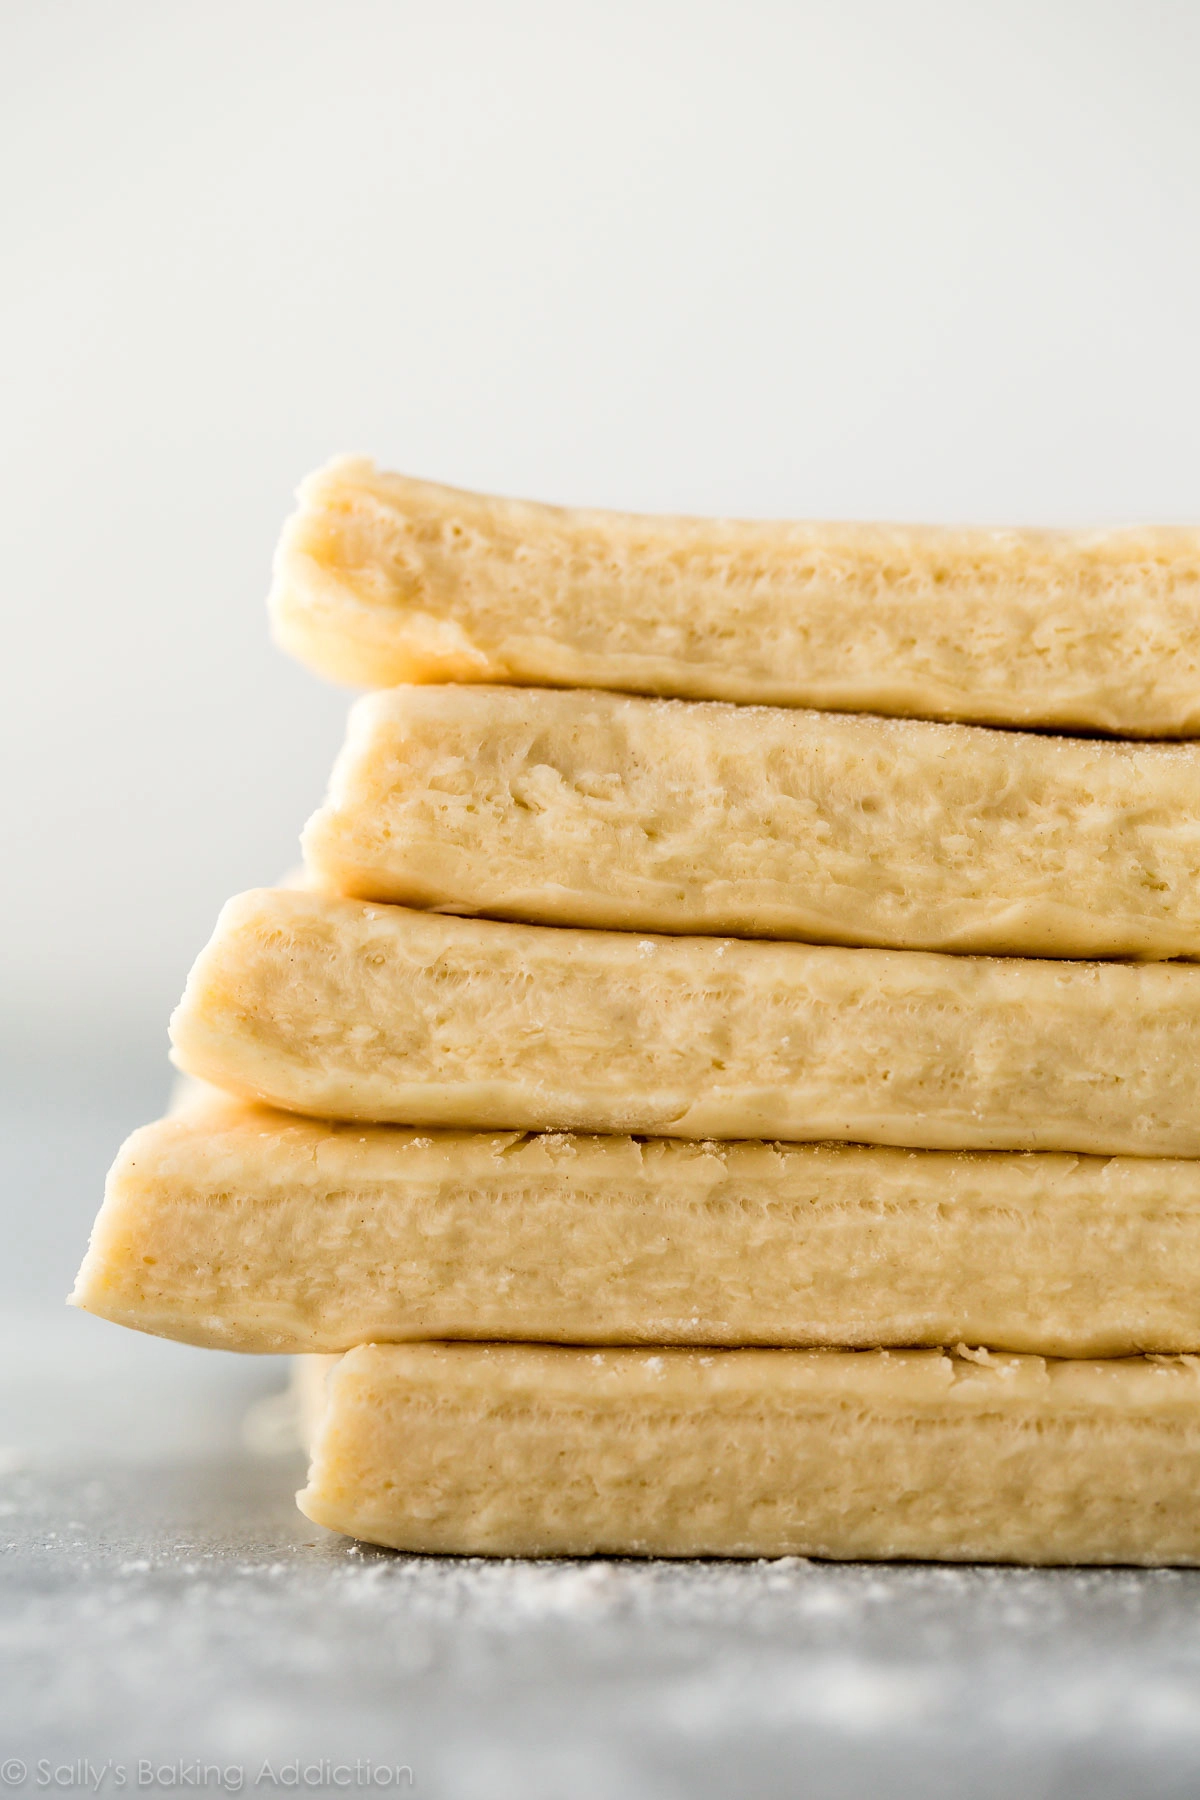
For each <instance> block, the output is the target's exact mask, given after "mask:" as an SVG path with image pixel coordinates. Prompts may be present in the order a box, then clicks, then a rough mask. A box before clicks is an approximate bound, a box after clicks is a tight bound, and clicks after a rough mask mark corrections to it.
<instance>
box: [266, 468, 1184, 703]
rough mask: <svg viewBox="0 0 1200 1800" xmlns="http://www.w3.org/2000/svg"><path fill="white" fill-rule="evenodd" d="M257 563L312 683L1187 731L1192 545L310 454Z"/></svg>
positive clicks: (1179, 539) (1164, 535)
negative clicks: (642, 505)
mask: <svg viewBox="0 0 1200 1800" xmlns="http://www.w3.org/2000/svg"><path fill="white" fill-rule="evenodd" d="M299 502H300V504H299V510H298V511H297V512H296V513H295V515H294V516H293V517H292V518H291V519H290V520H289V522H288V524H287V525H286V526H285V528H284V532H283V536H282V539H281V542H280V545H279V549H278V552H277V554H276V560H275V575H274V582H273V586H272V590H271V600H270V606H271V615H272V619H273V623H274V629H275V634H276V636H277V638H278V640H279V642H280V643H281V644H282V645H283V646H284V648H285V649H288V650H290V651H292V652H293V653H294V654H295V655H297V656H299V657H300V658H301V659H302V660H303V661H305V662H306V663H308V664H309V665H310V666H311V667H313V668H315V669H317V670H318V671H319V672H320V673H322V674H325V675H330V676H332V677H334V678H335V679H337V680H341V681H349V682H352V683H355V684H358V685H363V686H367V687H391V686H394V685H395V684H396V683H397V682H402V681H486V682H510V681H511V682H519V683H524V684H532V685H535V686H546V685H549V686H558V687H600V688H615V689H621V690H624V691H625V692H631V693H643V694H660V695H664V696H668V697H669V696H676V697H680V698H684V699H699V700H734V701H742V702H745V701H755V702H766V703H768V704H775V705H784V706H812V707H821V708H826V709H832V710H834V711H845V712H875V713H885V714H890V715H893V716H899V717H910V718H927V719H962V720H967V721H973V722H975V723H980V724H993V725H1033V726H1064V727H1067V728H1074V727H1085V728H1091V729H1097V730H1101V731H1109V732H1114V733H1116V734H1118V735H1123V736H1130V737H1160V736H1163V737H1170V736H1194V735H1197V734H1198V733H1200V531H1197V530H1193V529H1186V528H1180V529H1170V528H1163V529H1154V528H1150V527H1141V528H1137V529H1133V530H1124V531H1084V532H1051V531H1001V530H961V529H933V528H929V527H922V526H907V525H813V524H783V523H773V522H749V521H731V520H727V519H686V518H650V517H638V516H633V515H624V514H619V513H605V512H594V511H589V512H584V511H571V510H567V509H564V508H560V507H552V506H539V505H534V504H531V503H528V502H524V501H517V500H499V499H493V498H490V497H488V496H486V495H482V494H468V493H461V492H459V491H458V490H456V489H453V488H446V487H438V486H435V485H434V484H432V483H430V482H423V481H411V480H408V479H407V478H405V477H404V476H400V475H386V474H381V473H379V472H378V471H377V470H376V469H375V468H374V466H373V465H372V464H371V463H370V462H368V461H365V460H362V459H358V458H345V459H342V460H339V461H337V462H334V463H331V464H330V465H329V467H327V468H325V469H322V470H320V471H319V472H318V473H317V474H315V475H313V476H312V477H310V479H309V480H308V481H306V482H305V483H304V485H303V487H302V488H301V489H300V495H299Z"/></svg>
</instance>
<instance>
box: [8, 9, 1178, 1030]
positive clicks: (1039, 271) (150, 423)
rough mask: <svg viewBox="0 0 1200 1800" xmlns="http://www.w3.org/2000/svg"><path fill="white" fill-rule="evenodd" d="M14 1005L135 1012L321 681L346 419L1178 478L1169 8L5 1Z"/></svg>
mask: <svg viewBox="0 0 1200 1800" xmlns="http://www.w3.org/2000/svg"><path fill="white" fill-rule="evenodd" d="M0 35H2V42H0V84H2V92H0V181H2V182H3V188H4V219H3V231H2V233H0V255H2V256H3V260H4V280H3V283H2V284H0V306H2V309H3V318H2V326H0V380H2V388H3V405H2V413H0V421H2V422H0V433H2V453H3V472H2V480H0V511H2V514H3V519H2V531H3V548H2V559H0V571H2V585H0V595H2V604H3V607H4V623H3V639H2V643H3V658H2V662H0V667H2V669H3V679H4V695H3V705H2V708H0V731H2V734H3V744H4V755H5V761H6V777H5V783H4V790H3V794H4V798H3V806H4V818H3V839H2V842H3V866H4V892H3V917H2V920H0V924H2V930H0V959H2V967H0V1003H2V1015H0V1016H2V1017H3V1022H4V1034H5V1041H6V1043H7V1046H8V1048H9V1049H10V1050H14V1051H16V1053H17V1054H18V1055H22V1056H23V1055H26V1054H28V1055H33V1054H34V1053H35V1052H36V1053H37V1054H38V1055H42V1054H47V1055H50V1056H51V1057H52V1058H55V1057H59V1058H62V1059H66V1058H67V1057H68V1055H69V1054H70V1052H71V1050H72V1047H73V1046H78V1045H84V1044H86V1045H89V1046H91V1052H92V1053H95V1052H96V1051H99V1052H100V1053H101V1054H102V1055H104V1056H109V1055H111V1056H112V1057H114V1058H119V1057H120V1056H122V1055H125V1054H129V1055H133V1054H135V1053H140V1052H141V1051H143V1050H144V1051H145V1052H146V1053H147V1054H149V1052H150V1049H151V1047H152V1048H153V1054H154V1056H155V1057H157V1056H158V1055H159V1054H160V1049H161V1046H162V1044H163V1042H164V1028H165V1020H166V1015H167V1012H168V1010H169V1008H170V1006H171V1005H172V1003H173V1002H174V1000H175V998H176V997H177V994H178V991H179V988H180V987H181V984H182V981H183V978H184V975H185V973H186V970H187V966H188V963H189V961H190V959H191V956H192V955H193V954H194V952H195V951H196V949H198V947H199V945H200V943H201V942H202V941H203V939H204V938H205V937H206V936H207V934H208V931H209V929H210V927H211V924H212V921H213V919H214V917H215V914H216V911H217V908H218V906H219V905H220V903H221V901H222V900H223V899H224V898H225V897H226V895H228V894H229V893H231V892H233V891H235V890H237V889H239V888H242V887H246V886H249V885H251V884H254V883H258V882H262V881H269V880H271V879H273V878H274V877H275V876H276V875H277V874H278V873H279V872H280V871H282V870H283V869H284V868H285V867H286V866H287V865H288V864H289V863H290V862H292V861H293V860H294V857H295V840H296V833H297V831H298V829H299V827H300V825H301V824H302V822H303V820H304V818H305V816H306V815H307V813H308V812H309V811H310V810H311V809H312V807H313V806H314V805H315V804H316V802H317V800H318V798H319V795H320V790H321V788H322V786H323V783H324V779H325V775H326V772H327V768H328V765H329V762H330V760H331V757H332V755H333V752H334V749H335V747H336V744H337V742H338V740H339V738H340V734H341V728H342V720H343V716H344V710H345V704H346V695H345V694H344V693H340V692H338V691H337V690H334V689H330V688H325V687H323V686H322V685H321V684H320V683H318V682H317V681H316V680H314V679H313V678H311V677H309V676H308V675H307V674H305V673H304V672H303V671H302V670H300V669H299V668H297V667H294V666H292V665H291V664H289V663H288V662H287V661H286V660H285V659H284V657H283V656H282V655H281V654H280V653H278V652H276V651H274V650H272V649H271V647H270V646H269V643H268V638H267V630H266V623H265V617H264V612H263V605H262V601H263V595H264V593H265V590H266V586H267V579H268V566H269V559H270V554H271V549H272V544H273V540H274V537H275V534H276V531H277V529H278V526H279V523H280V521H281V520H282V518H283V516H284V514H285V512H286V511H287V509H288V506H289V500H290V493H291V490H292V488H293V486H294V485H295V483H296V481H297V480H298V479H299V477H300V476H301V475H302V474H303V473H304V472H305V471H306V470H307V469H308V468H310V467H311V466H312V465H314V464H316V463H318V462H320V461H322V460H324V459H325V458H326V457H327V456H329V455H330V454H332V453H334V452H337V451H341V450H361V451H366V452H368V453H371V454H373V455H375V456H376V457H377V458H378V459H379V460H380V461H381V462H383V463H384V464H385V465H391V466H395V467H399V468H402V469H405V470H407V471H409V472H411V473H415V474H420V475H427V476H431V477H435V478H440V479H444V480H448V481H452V482H455V483H459V484H461V485H465V486H479V487H484V488H491V489H496V490H500V491H507V492H513V493H519V494H527V495H531V496H535V497H544V498H548V499H557V500H564V501H580V502H584V503H588V502H590V503H596V504H607V505H617V506H629V507H638V508H673V509H694V510H716V511H725V512H744V513H785V514H786V513H791V514H799V515H804V514H809V515H842V516H865V517H870V516H885V517H886V516H890V517H895V518H926V519H932V520H938V519H947V520H964V519H979V520H984V521H1006V520H1007V521H1015V522H1021V521H1031V522H1056V521H1061V522H1071V521H1090V520H1117V519H1122V518H1131V519H1163V520H1194V519H1196V518H1197V517H1198V516H1200V353H1198V348H1197V344H1198V328H1200V229H1198V226H1200V204H1198V193H1200V188H1198V181H1200V102H1198V100H1197V95H1198V93H1200V6H1197V5H1195V4H1193V3H1192V0H1178V3H1176V4H1172V3H1170V0H1167V3H1163V0H1136V3H1125V0H1078V3H1072V0H1057V3H1055V0H1032V3H1022V0H1005V3H1004V4H995V5H993V4H987V3H984V0H906V3H905V4H903V5H897V4H895V3H894V0H892V3H887V0H883V3H879V4H873V3H871V0H826V3H824V4H804V3H802V0H792V3H780V4H772V3H771V0H728V3H721V4H712V3H708V4H706V3H705V0H679V3H678V4H676V3H674V0H636V3H622V0H603V3H597V4H571V3H570V0H547V3H546V4H529V3H524V4H522V3H519V0H518V3H514V0H505V3H504V4H470V3H467V0H436V3H433V4H430V3H428V0H422V3H420V4H414V3H411V0H324V3H323V4H314V3H312V0H205V3H204V4H202V5H195V4H189V3H186V0H147V3H146V4H137V3H132V0H106V3H105V4H103V5H99V4H95V3H94V0H23V3H22V0H7V3H6V4H4V5H2V6H0Z"/></svg>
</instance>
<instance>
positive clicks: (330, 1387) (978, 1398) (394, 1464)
mask: <svg viewBox="0 0 1200 1800" xmlns="http://www.w3.org/2000/svg"><path fill="white" fill-rule="evenodd" d="M321 1373H322V1371H321V1370H320V1369H318V1370H317V1372H316V1378H315V1380H314V1381H313V1382H312V1384H311V1385H310V1388H309V1401H310V1413H311V1415H313V1437H312V1466H311V1469H310V1471H309V1477H308V1485H307V1487H306V1488H305V1489H304V1490H303V1492H302V1493H301V1494H300V1495H299V1496H298V1498H299V1502H300V1507H301V1510H302V1511H303V1512H304V1513H305V1514H306V1515H307V1516H308V1517H309V1518H310V1519H313V1520H315V1521H316V1523H317V1524H319V1525H327V1526H329V1527H330V1528H331V1529H333V1530H335V1531H342V1532H346V1533H348V1534H349V1535H350V1536H352V1537H357V1538H362V1539H365V1540H366V1541H368V1542H370V1543H376V1544H387V1545H391V1546H393V1547H394V1548H395V1549H398V1550H408V1551H431V1552H439V1551H442V1552H453V1553H457V1554H461V1555H484V1556H564V1555H574V1556H582V1555H590V1554H593V1553H601V1554H608V1555H630V1556H784V1555H799V1556H825V1557H838V1558H843V1557H845V1558H859V1557H863V1558H876V1557H880V1558H882V1557H916V1558H937V1559H941V1560H945V1561H952V1562H959V1561H985V1562H1026V1563H1144V1564H1156V1563H1186V1564H1193V1563H1196V1562H1200V1501H1198V1499H1197V1495H1198V1493H1200V1370H1198V1369H1197V1366H1196V1359H1194V1358H1190V1357H1189V1358H1185V1359H1181V1360H1179V1361H1174V1362H1162V1361H1153V1360H1147V1361H1142V1360H1141V1359H1127V1360H1124V1361H1117V1362H1049V1363H1047V1362H1044V1361H1043V1360H1042V1359H1041V1358H1040V1357H1011V1358H1010V1357H1001V1356H988V1355H987V1354H986V1353H976V1358H975V1359H968V1358H964V1357H961V1356H947V1355H943V1354H941V1353H939V1352H938V1351H928V1350H926V1351H921V1350H914V1351H897V1352H892V1353H889V1352H887V1351H864V1352H858V1353H855V1352H853V1351H836V1350H725V1351H721V1350H717V1351H709V1352H702V1351H695V1350H669V1349H664V1350H657V1351H649V1350H621V1349H611V1350H606V1351H590V1350H584V1349H555V1348H549V1347H544V1346H536V1347H535V1346H530V1345H498V1346H490V1347H482V1346H478V1345H468V1344H412V1345H368V1346H364V1347H362V1348H359V1349H356V1350H352V1351H350V1352H349V1354H348V1355H347V1356H345V1357H343V1358H342V1359H341V1361H340V1362H338V1363H337V1364H336V1365H334V1366H333V1367H332V1369H331V1370H330V1371H329V1373H328V1375H327V1377H326V1378H325V1381H324V1382H322V1381H321V1379H320V1378H321ZM322 1387H323V1389H324V1392H323V1394H322V1393H321V1392H320V1389H321V1388H322Z"/></svg>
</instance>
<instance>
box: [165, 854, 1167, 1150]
mask: <svg viewBox="0 0 1200 1800" xmlns="http://www.w3.org/2000/svg"><path fill="white" fill-rule="evenodd" d="M172 1037H173V1041H174V1056H175V1060H176V1063H177V1064H178V1066H179V1067H180V1068H182V1069H183V1070H184V1071H185V1072H186V1073H188V1074H192V1075H196V1076H198V1077H200V1078H201V1079H204V1080H208V1081H211V1082H213V1083H215V1084H216V1085H217V1086H219V1087H222V1088H224V1089H226V1090H227V1091H229V1092H232V1093H234V1094H237V1095H240V1096H241V1097H243V1098H247V1099H255V1100H260V1101H263V1102H265V1103H267V1104H271V1105H276V1106H281V1107H283V1108H284V1109H285V1110H288V1111H293V1112H302V1113H308V1114H311V1115H313V1116H316V1117H326V1118H343V1119H362V1120H373V1121H379V1122H389V1121H392V1122H396V1123H401V1124H407V1125H413V1126H430V1125H446V1126H454V1127H465V1128H469V1129H477V1130H491V1129H499V1130H535V1131H536V1130H575V1131H585V1132H632V1133H650V1134H654V1135H657V1136H666V1137H677V1138H707V1137H719V1138H747V1137H755V1138H783V1139H789V1140H822V1139H840V1140H849V1141H852V1142H858V1143H873V1144H900V1145H907V1146H911V1147H915V1148H925V1149H998V1150H1073V1151H1093V1152H1096V1153H1099V1154H1105V1155H1108V1154H1112V1155H1119V1154H1130V1155H1138V1156H1185V1157H1194V1156H1200V1094H1198V1091H1197V1084H1196V1069H1197V1066H1200V967H1197V966H1195V965H1192V964H1186V963H1135V964H1129V963H1070V962H1067V963H1063V962H1049V961H1038V960H1004V959H998V958H988V957H965V956H942V955H935V954H931V953H925V952H921V951H889V950H847V949H839V948H831V947H828V946H822V947H814V946H811V945H801V944H777V943H769V942H747V941H745V940H742V939H736V938H710V937H703V938H700V937H662V936H656V937H650V936H647V937H641V936H637V935H635V934H633V933H630V932H606V931H574V930H568V929H561V930H554V929H551V928H549V927H546V926H538V925H512V924H503V923H497V922H495V921H490V920H489V921H485V920H478V919H461V918H452V917H446V916H444V915H440V914H436V913H425V912H415V911H411V910H409V909H407V908H404V907H395V906H383V905H370V904H367V903H365V902H363V901H359V900H350V899H344V898H341V897H338V896H334V895H328V894H323V893H317V892H304V891H295V890H286V889H278V888H274V889H262V890H258V891H256V892H251V893H249V894H243V895H240V896H238V897H237V898H236V899H234V900H231V901H230V902H229V903H228V905H227V906H226V907H225V909H224V910H223V912H222V914H221V916H220V919H219V920H218V923H217V928H216V931H215V934H214V936H213V938H212V940H211V941H210V943H209V945H208V946H207V948H206V949H205V950H204V951H203V952H202V953H201V955H200V957H199V959H198V961H197V963H196V965H195V967H194V968H193V970H192V973H191V975H190V977H189V979H188V984H187V988H186V991H185V993H184V997H183V999H182V1001H181V1003H180V1005H179V1007H178V1008H177V1010H176V1013H175V1016H174V1019H173V1021H172Z"/></svg>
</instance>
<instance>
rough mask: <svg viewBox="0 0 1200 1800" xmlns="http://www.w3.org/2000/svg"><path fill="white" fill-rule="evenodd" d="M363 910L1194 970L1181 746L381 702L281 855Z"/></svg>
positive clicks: (896, 724) (827, 720)
mask: <svg viewBox="0 0 1200 1800" xmlns="http://www.w3.org/2000/svg"><path fill="white" fill-rule="evenodd" d="M304 845H305V854H306V858H307V862H308V866H309V869H310V871H311V872H312V873H313V875H314V877H315V878H316V879H317V881H318V882H320V883H323V884H325V885H328V886H330V887H332V888H334V889H335V890H337V891H340V892H342V893H346V894H354V895H357V896H359V897H360V898H362V899H365V900H391V901H400V902H403V903H404V904H405V905H408V906H418V907H436V908H439V909H441V910H443V911H447V912H462V913H482V914H485V915H487V916H489V917H492V918H507V919H517V920H527V921H531V922H535V923H541V924H547V925H592V926H602V927H614V928H616V929H618V930H622V929H623V930H636V931H669V932H730V933H735V934H737V935H739V936H744V937H778V938H799V939H808V940H810V941H814V942H817V943H835V944H866V945H877V946H883V947H893V948H897V949H914V950H954V951H983V952H986V953H991V954H997V953H999V954H1004V955H1035V956H1056V957H1086V956H1093V957H1095V956H1131V957H1173V956H1190V955H1194V954H1196V953H1198V952H1200V745H1197V744H1117V743H1113V742H1112V741H1111V740H1105V739H1096V738H1092V739H1083V738H1053V737H1043V736H1039V735H1037V734H1036V733H1031V732H1013V731H988V730H985V729H983V728H981V727H979V726H975V725H931V724H925V723H922V722H920V721H917V720H912V719H878V718H864V717H854V716H851V715H848V714H836V713H813V712H805V711H799V710H789V709H786V708H782V707H745V706H725V705H720V704H717V703H713V702H696V701H686V700H685V701H680V700H665V701H663V700H644V699H631V698H629V697H627V696H625V695H617V694H605V693H597V692H595V691H591V692H571V693H562V692H556V691H554V690H552V689H541V690H538V689H530V688H500V687H495V688H489V687H464V686H451V687H402V688H395V689H391V690H389V691H387V692H385V693H380V694H369V695H367V696H366V697H365V698H364V699H363V700H360V701H359V702H358V704H357V706H356V707H355V708H354V710H353V712H352V714H351V720H350V729H349V734H348V737H347V742H346V747H345V749H344V750H343V752H342V754H341V756H340V757H339V759H338V762H337V765H336V767H335V769H334V774H333V780H332V782H331V785H330V791H329V797H328V800H327V801H326V804H325V806H324V807H323V809H322V810H321V811H320V812H318V813H317V814H316V816H315V817H314V818H313V819H312V820H311V821H310V823H309V825H308V828H307V830H306V832H305V837H304Z"/></svg>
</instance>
